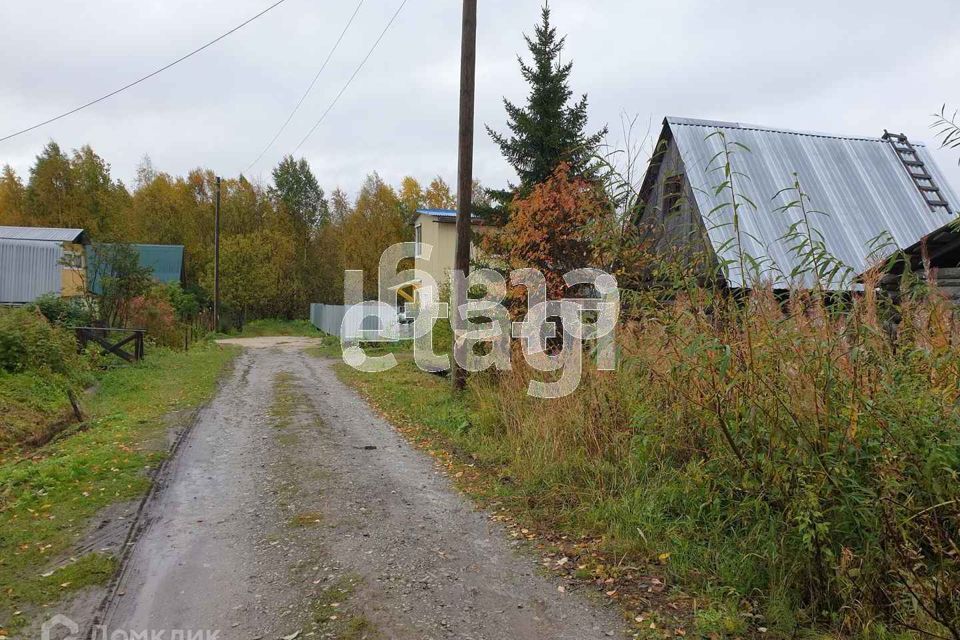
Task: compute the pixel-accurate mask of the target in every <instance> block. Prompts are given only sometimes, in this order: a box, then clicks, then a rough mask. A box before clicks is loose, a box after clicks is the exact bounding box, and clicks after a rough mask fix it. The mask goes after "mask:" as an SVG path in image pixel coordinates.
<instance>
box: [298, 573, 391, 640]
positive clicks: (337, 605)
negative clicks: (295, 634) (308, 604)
mask: <svg viewBox="0 0 960 640" xmlns="http://www.w3.org/2000/svg"><path fill="white" fill-rule="evenodd" d="M359 580H360V579H359V578H355V577H347V578H341V579H340V580H338V581H337V582H335V583H334V584H332V585H330V586H329V587H327V588H326V589H324V590H323V591H322V592H321V593H320V595H319V597H317V599H316V600H315V601H314V603H313V612H312V615H311V621H310V628H309V630H308V635H313V634H315V633H316V632H318V631H319V632H320V633H321V634H322V635H321V637H325V638H336V640H361V639H362V638H375V637H377V633H376V629H375V628H374V626H373V624H372V623H371V622H370V620H368V619H367V618H366V616H364V615H363V614H362V613H355V612H354V611H352V610H351V607H350V600H351V599H352V598H353V596H354V593H355V592H356V588H357V584H358V582H359Z"/></svg>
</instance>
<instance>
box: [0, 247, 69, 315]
mask: <svg viewBox="0 0 960 640" xmlns="http://www.w3.org/2000/svg"><path fill="white" fill-rule="evenodd" d="M62 257H63V246H62V245H61V243H60V242H49V241H45V240H11V239H6V238H0V303H4V304H24V303H28V302H33V301H34V300H36V299H37V298H39V297H40V296H42V295H44V294H47V293H56V294H59V293H60V287H61V276H60V273H61V265H60V260H61V258H62Z"/></svg>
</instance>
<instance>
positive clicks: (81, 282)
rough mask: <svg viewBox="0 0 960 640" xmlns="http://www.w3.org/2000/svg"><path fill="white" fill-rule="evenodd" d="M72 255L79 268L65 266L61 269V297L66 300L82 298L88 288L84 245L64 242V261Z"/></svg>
mask: <svg viewBox="0 0 960 640" xmlns="http://www.w3.org/2000/svg"><path fill="white" fill-rule="evenodd" d="M71 254H72V255H73V256H75V258H74V259H75V260H77V261H78V262H77V263H76V264H77V266H75V267H70V266H66V265H64V266H61V267H60V295H61V296H62V297H64V298H71V297H74V296H82V295H83V294H84V289H85V288H86V273H87V256H86V254H85V253H84V250H83V245H80V244H73V243H71V242H64V243H63V256H64V259H67V257H68V256H70V255H71Z"/></svg>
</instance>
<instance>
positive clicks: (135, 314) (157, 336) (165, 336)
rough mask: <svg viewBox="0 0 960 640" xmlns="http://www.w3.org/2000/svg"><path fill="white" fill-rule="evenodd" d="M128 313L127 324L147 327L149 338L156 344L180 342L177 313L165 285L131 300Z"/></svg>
mask: <svg viewBox="0 0 960 640" xmlns="http://www.w3.org/2000/svg"><path fill="white" fill-rule="evenodd" d="M128 313H129V320H128V323H127V324H128V325H129V326H130V327H131V328H134V329H145V330H146V332H147V338H148V339H150V340H151V341H152V342H154V343H155V344H159V345H163V346H166V347H175V346H177V345H179V344H180V340H181V336H180V331H179V329H178V325H177V318H176V313H175V312H174V309H173V306H172V305H171V304H170V302H169V301H168V299H167V295H166V291H165V289H164V287H155V288H154V289H152V290H151V291H150V292H148V293H147V294H146V295H143V296H139V297H137V298H133V299H132V300H130V302H129V305H128Z"/></svg>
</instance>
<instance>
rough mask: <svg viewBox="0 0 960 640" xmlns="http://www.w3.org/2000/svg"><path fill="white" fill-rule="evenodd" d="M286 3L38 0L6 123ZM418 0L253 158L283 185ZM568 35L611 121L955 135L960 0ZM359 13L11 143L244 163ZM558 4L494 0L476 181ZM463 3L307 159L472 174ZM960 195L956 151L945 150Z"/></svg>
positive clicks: (704, 3) (353, 40) (218, 164)
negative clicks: (460, 128)
mask: <svg viewBox="0 0 960 640" xmlns="http://www.w3.org/2000/svg"><path fill="white" fill-rule="evenodd" d="M271 3H272V0H202V1H197V0H191V1H187V0H137V2H130V1H129V0H85V1H78V0H32V1H31V2H22V1H20V2H15V1H13V0H5V1H4V2H2V3H0V42H2V47H3V50H4V52H5V54H6V55H5V56H4V58H5V59H4V61H3V64H2V71H0V136H2V135H5V134H7V133H9V132H12V131H14V130H18V129H21V128H23V127H25V126H29V125H31V124H34V123H35V122H37V121H39V120H44V119H46V118H47V117H50V116H52V115H56V114H57V113H59V112H62V111H65V110H66V109H69V108H71V107H74V106H76V105H78V104H80V103H83V102H85V101H87V100H89V99H91V98H94V97H97V96H99V95H101V94H103V93H106V92H108V91H110V90H113V89H115V88H117V87H118V86H121V85H123V84H125V83H127V82H129V81H131V80H133V79H135V78H137V77H139V76H140V75H143V74H145V73H147V72H149V71H152V70H153V69H155V68H157V67H159V66H161V65H163V64H166V63H167V62H169V61H171V60H173V59H174V58H177V57H179V56H180V55H183V54H184V53H186V52H188V51H190V50H191V49H193V48H195V47H197V46H199V45H200V44H203V43H204V42H206V41H208V40H210V39H212V38H214V37H216V36H217V35H220V34H221V33H223V32H224V31H226V30H227V29H229V28H232V27H233V26H235V25H237V24H239V23H240V22H242V21H243V20H245V19H247V18H248V17H250V16H252V15H253V14H255V13H257V12H259V11H261V10H262V9H264V8H266V7H267V6H269V5H270V4H271ZM399 3H400V0H365V2H364V3H363V6H362V8H361V9H360V13H359V15H358V17H357V19H356V21H355V22H354V24H353V26H352V27H351V29H350V31H349V32H348V33H347V36H346V37H345V39H344V41H343V44H342V45H341V47H340V49H339V50H338V51H337V53H336V54H335V55H334V57H333V59H332V60H331V63H330V65H329V66H328V68H327V69H326V71H325V72H324V74H323V75H322V76H321V78H320V80H319V81H318V83H317V86H316V88H315V89H314V91H313V93H312V94H311V96H310V97H309V98H308V99H307V101H306V102H305V103H304V106H303V107H302V109H301V111H300V112H299V113H298V115H297V116H296V117H295V118H294V120H293V121H292V122H291V124H290V126H289V127H288V129H287V131H286V132H285V133H284V135H283V136H282V137H281V138H280V139H279V140H278V142H277V144H276V145H275V146H274V147H273V148H272V149H271V150H270V151H269V152H268V153H267V154H266V156H265V157H264V159H263V160H262V161H261V163H260V164H259V165H258V166H257V167H255V168H254V169H253V171H251V172H249V173H248V175H251V174H252V176H253V177H255V178H256V177H257V176H260V177H261V178H264V179H265V178H267V177H268V176H269V170H270V167H271V166H273V165H274V164H275V163H276V162H277V161H278V160H279V158H280V157H281V156H282V155H284V154H285V153H289V152H291V151H292V150H293V149H294V148H295V147H296V145H297V144H298V143H299V141H300V140H301V138H302V137H303V136H304V135H305V134H306V132H307V131H308V130H309V129H310V128H311V127H312V126H313V124H314V123H315V122H316V120H317V119H318V118H319V117H320V114H321V113H322V112H323V111H324V109H326V107H327V105H328V104H329V102H330V100H331V99H332V98H333V96H334V95H336V93H337V92H338V91H339V90H340V88H341V87H342V86H343V84H344V82H345V81H346V80H347V78H349V76H350V75H351V73H353V71H354V69H355V68H356V65H357V64H358V63H359V61H360V60H361V59H362V58H363V56H364V55H365V54H366V52H367V50H368V49H369V47H370V46H371V45H372V44H373V42H374V40H375V39H376V37H377V36H378V35H379V34H380V32H381V30H382V29H383V27H384V26H385V25H386V23H387V21H388V20H389V18H390V16H391V15H392V14H393V12H394V10H395V9H396V7H397V6H398V5H399ZM551 6H552V8H553V17H554V23H555V24H556V25H557V27H558V28H559V30H560V32H561V33H565V34H567V36H568V38H567V48H566V52H565V55H564V59H565V60H567V59H572V60H573V61H574V72H573V77H572V88H573V90H574V92H575V93H578V94H579V93H584V92H585V93H588V94H589V98H590V121H591V122H590V125H591V128H592V129H596V128H599V127H601V126H603V125H604V124H608V123H609V124H610V126H611V131H612V132H617V131H619V123H620V117H621V113H624V112H625V113H629V114H632V115H638V116H639V118H640V122H641V123H642V127H641V128H642V129H643V130H644V131H646V129H647V125H648V123H649V124H650V128H651V132H652V134H653V135H656V133H657V132H659V126H660V121H661V120H662V119H663V117H664V116H666V115H676V116H686V117H697V118H710V119H716V120H731V121H740V122H749V123H754V124H762V125H769V126H774V127H783V128H793V129H803V130H813V131H823V132H828V133H838V134H850V135H866V136H877V135H880V134H881V133H882V132H883V130H884V128H888V129H890V130H891V131H897V132H899V131H903V132H905V133H906V134H907V135H908V136H910V137H911V139H914V140H926V141H928V142H930V143H933V142H934V136H933V133H932V131H931V130H930V129H929V126H930V124H931V117H930V114H931V113H933V112H934V111H936V110H938V109H939V108H940V106H941V105H942V104H943V103H947V104H950V105H954V106H957V107H960V83H958V82H957V80H958V72H960V38H958V37H957V36H958V35H960V33H958V30H957V27H956V17H957V5H956V0H915V1H914V2H912V3H907V4H904V3H903V2H902V1H899V0H804V1H803V2H798V1H796V0H789V1H784V0H767V1H766V2H757V1H756V0H727V1H726V2H723V3H720V2H717V1H716V0H671V1H670V2H660V1H656V2H654V1H652V0H637V1H630V2H627V1H623V0H621V1H615V0H552V2H551ZM355 7H356V2H355V0H338V1H336V2H334V1H333V0H287V1H286V3H285V4H282V5H280V6H279V7H278V8H276V9H274V10H273V11H271V12H270V13H268V14H266V15H265V16H263V17H262V18H260V19H259V20H257V21H255V22H253V23H252V24H250V25H248V26H247V27H245V28H244V29H242V30H241V31H239V32H237V33H235V34H233V35H231V36H230V37H229V38H227V39H225V40H223V41H221V42H220V43H218V44H216V45H214V46H213V47H212V48H210V49H207V50H206V51H204V52H202V53H200V54H199V55H197V56H195V57H193V58H191V59H190V60H188V61H186V62H184V63H182V64H181V65H179V66H177V67H174V68H173V69H171V70H169V71H167V72H165V73H163V74H161V75H160V76H157V77H155V78H153V79H151V80H149V81H148V82H147V83H144V84H142V85H139V86H137V87H135V88H133V89H131V90H129V91H127V92H125V93H123V94H121V95H119V96H117V97H115V98H112V99H111V100H109V101H107V102H105V103H101V104H99V105H97V106H95V107H93V108H91V109H88V110H86V111H84V112H81V113H79V114H77V115H74V116H71V117H70V118H68V119H65V120H61V121H59V122H57V123H54V124H52V125H49V126H47V127H44V128H42V129H40V130H37V131H33V132H31V133H28V134H25V135H23V136H21V137H19V138H15V139H13V140H9V141H7V142H4V143H0V164H2V163H9V164H11V165H13V166H14V168H15V169H16V170H17V171H18V172H19V173H20V174H21V175H22V176H26V174H27V172H28V169H29V166H30V165H31V163H32V162H33V158H34V156H35V155H36V154H37V153H38V152H39V151H40V149H41V148H42V146H43V145H44V144H45V143H46V142H47V141H48V140H50V139H53V140H56V141H57V142H58V143H60V145H61V146H62V147H65V148H75V147H78V146H80V145H83V144H90V145H92V146H93V148H94V149H95V150H96V151H97V153H99V154H100V155H101V156H103V157H104V158H105V159H106V160H107V161H108V162H110V163H111V165H112V168H113V174H114V176H115V177H118V178H120V179H122V180H124V181H125V182H127V183H128V184H129V183H130V182H131V181H132V177H133V175H134V172H135V169H136V166H137V164H138V162H139V160H140V158H141V157H142V156H143V155H144V154H149V155H150V156H151V158H152V159H153V163H154V165H155V167H156V168H158V169H160V170H163V171H167V172H170V173H177V174H179V173H184V172H186V171H188V170H190V169H191V168H194V167H198V166H203V167H209V168H212V169H215V170H216V171H217V172H218V173H220V174H222V175H225V176H235V175H237V174H238V173H240V172H241V171H243V170H244V169H245V168H246V167H247V166H248V165H249V164H250V163H251V162H252V161H253V160H254V159H255V158H256V157H257V155H258V154H259V152H260V151H261V149H262V148H263V147H264V146H265V145H266V143H267V142H269V140H270V139H271V138H272V137H273V134H274V133H275V132H276V130H277V128H278V127H279V126H280V124H282V123H283V121H284V120H285V119H286V116H287V114H288V113H289V111H290V109H291V108H292V107H293V105H294V104H296V102H297V100H298V99H299V97H300V95H301V94H302V92H303V91H304V90H305V89H306V87H307V85H308V84H309V82H310V80H311V78H312V77H313V75H314V74H315V73H316V71H317V70H318V69H319V67H320V65H321V63H322V62H323V59H324V58H325V57H326V55H327V53H328V51H329V50H330V47H331V46H332V44H333V42H334V41H335V40H336V37H337V36H338V34H339V33H340V31H341V30H342V28H343V26H344V25H345V24H346V22H347V19H348V18H349V16H350V14H351V13H352V12H353V11H354V9H355ZM539 9H540V4H539V2H535V1H526V0H524V1H517V0H480V14H479V25H480V27H479V35H478V72H477V126H478V128H477V148H476V176H477V177H478V178H479V179H480V180H481V181H483V182H484V184H486V185H489V186H499V185H501V184H503V183H504V182H506V181H507V180H509V179H512V177H513V176H512V171H511V170H510V168H509V166H508V165H507V164H506V163H505V162H504V161H503V159H502V158H501V156H500V154H499V151H498V149H497V148H496V147H495V146H494V145H493V144H492V143H491V142H490V140H489V138H488V136H487V135H486V133H485V132H484V131H483V125H484V123H486V124H490V125H491V126H493V127H494V128H500V129H503V128H504V119H505V116H504V111H503V107H502V103H501V98H502V97H503V96H504V95H505V96H507V97H508V98H510V99H511V100H514V101H516V102H523V100H524V98H525V96H526V86H525V85H524V83H523V81H522V79H521V77H520V73H519V69H518V66H517V62H516V55H517V54H518V53H521V54H524V55H526V49H525V45H524V42H523V35H522V34H523V33H524V32H527V33H532V31H533V25H534V23H535V22H536V21H537V20H538V18H539ZM459 36H460V3H459V2H457V1H456V0H409V1H408V3H407V5H406V7H405V8H404V10H403V12H402V13H401V14H400V16H399V18H398V19H397V21H396V23H395V24H394V25H393V27H392V28H391V30H390V31H389V32H388V33H387V35H386V37H385V38H384V40H383V41H382V43H381V44H380V47H379V49H377V51H376V52H375V53H374V54H373V57H372V58H371V59H370V61H369V62H368V63H367V65H366V67H365V68H364V69H363V70H362V71H361V72H360V74H359V75H358V77H357V79H356V80H355V82H354V83H353V84H352V85H351V87H350V88H349V89H348V91H347V93H346V94H345V95H344V97H343V98H342V100H341V101H340V102H339V104H338V105H337V106H336V108H335V109H334V110H333V111H332V112H331V113H330V115H329V116H328V117H327V119H326V121H325V122H324V123H323V124H322V125H321V126H320V127H319V128H318V129H317V131H316V133H315V134H314V135H313V137H312V138H311V139H310V140H309V141H308V142H307V144H305V145H304V147H303V148H302V149H301V152H300V154H302V155H304V156H306V157H307V159H308V160H309V161H310V163H311V164H312V165H313V168H314V171H315V173H316V174H317V176H318V178H319V180H320V182H321V184H322V185H323V186H324V187H325V188H327V189H328V190H329V189H332V188H333V187H335V186H341V187H343V188H344V189H346V190H347V191H348V192H351V193H354V192H356V190H357V188H358V187H359V185H360V183H361V181H362V180H363V178H364V176H365V175H366V174H367V173H370V172H372V171H378V172H379V173H380V174H381V175H382V176H383V177H384V178H385V179H387V180H388V181H390V182H392V183H394V184H397V183H398V182H399V179H400V178H401V177H402V176H404V175H408V174H409V175H413V176H415V177H417V178H419V179H421V180H423V181H428V180H429V179H430V178H431V177H432V176H434V175H437V174H439V175H442V176H443V177H444V178H446V179H447V180H448V181H449V182H451V183H453V182H454V179H455V174H456V153H457V99H458V83H459V71H458V65H459ZM935 155H936V156H937V158H938V160H939V162H940V164H941V166H942V167H943V168H944V169H945V170H946V171H947V173H948V175H949V176H950V180H951V181H952V184H953V186H954V188H960V169H958V167H957V156H958V155H960V154H958V153H957V152H948V151H938V152H936V154H935Z"/></svg>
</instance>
